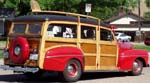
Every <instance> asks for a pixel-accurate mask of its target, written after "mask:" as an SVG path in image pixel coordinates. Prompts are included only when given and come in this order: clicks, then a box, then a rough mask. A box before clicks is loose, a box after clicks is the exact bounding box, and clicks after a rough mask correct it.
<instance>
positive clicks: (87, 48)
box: [81, 43, 96, 53]
mask: <svg viewBox="0 0 150 83" xmlns="http://www.w3.org/2000/svg"><path fill="white" fill-rule="evenodd" d="M81 48H82V50H83V52H84V53H96V45H95V44H86V43H82V44H81Z"/></svg>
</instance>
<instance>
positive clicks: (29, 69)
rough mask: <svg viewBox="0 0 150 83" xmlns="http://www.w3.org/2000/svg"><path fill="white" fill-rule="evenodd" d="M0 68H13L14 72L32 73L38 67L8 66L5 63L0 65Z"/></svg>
mask: <svg viewBox="0 0 150 83" xmlns="http://www.w3.org/2000/svg"><path fill="white" fill-rule="evenodd" d="M0 69H3V70H13V71H15V72H32V73H35V72H37V71H38V70H39V68H31V67H21V66H15V67H10V66H7V65H0Z"/></svg>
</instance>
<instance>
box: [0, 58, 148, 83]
mask: <svg viewBox="0 0 150 83" xmlns="http://www.w3.org/2000/svg"><path fill="white" fill-rule="evenodd" d="M0 63H1V64H2V61H0ZM26 82H28V83H31V82H32V83H33V82H38V83H52V82H53V83H59V82H61V80H60V79H59V78H58V76H57V75H56V74H46V75H44V77H43V78H41V79H32V80H29V79H27V78H26V77H25V76H24V75H23V74H14V73H13V72H12V71H4V70H0V83H26ZM77 83H150V68H144V70H143V73H142V75H140V76H128V75H127V74H126V73H119V72H107V73H106V72H105V73H104V72H101V73H84V74H83V76H82V78H81V79H80V80H79V81H78V82H77Z"/></svg>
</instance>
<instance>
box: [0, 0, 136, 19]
mask: <svg viewBox="0 0 150 83" xmlns="http://www.w3.org/2000/svg"><path fill="white" fill-rule="evenodd" d="M36 1H38V2H39V4H40V7H41V9H42V10H54V11H65V12H72V13H80V14H86V13H85V4H86V3H91V4H92V12H91V13H90V15H92V16H96V17H99V18H101V19H108V18H110V17H112V16H114V15H115V14H116V12H117V10H118V9H119V7H125V8H127V9H128V8H129V7H136V5H137V1H138V0H36ZM0 7H5V8H15V10H16V12H17V13H16V14H17V16H18V15H26V14H28V13H29V12H31V10H30V0H0Z"/></svg>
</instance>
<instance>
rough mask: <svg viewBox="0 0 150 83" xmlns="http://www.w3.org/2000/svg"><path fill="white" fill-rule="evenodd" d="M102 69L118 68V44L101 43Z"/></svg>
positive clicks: (100, 61) (100, 67)
mask: <svg viewBox="0 0 150 83" xmlns="http://www.w3.org/2000/svg"><path fill="white" fill-rule="evenodd" d="M100 48H101V49H100V60H99V64H100V66H99V69H100V70H115V69H116V68H117V64H116V61H117V45H110V44H101V45H100Z"/></svg>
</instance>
